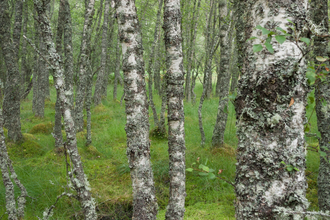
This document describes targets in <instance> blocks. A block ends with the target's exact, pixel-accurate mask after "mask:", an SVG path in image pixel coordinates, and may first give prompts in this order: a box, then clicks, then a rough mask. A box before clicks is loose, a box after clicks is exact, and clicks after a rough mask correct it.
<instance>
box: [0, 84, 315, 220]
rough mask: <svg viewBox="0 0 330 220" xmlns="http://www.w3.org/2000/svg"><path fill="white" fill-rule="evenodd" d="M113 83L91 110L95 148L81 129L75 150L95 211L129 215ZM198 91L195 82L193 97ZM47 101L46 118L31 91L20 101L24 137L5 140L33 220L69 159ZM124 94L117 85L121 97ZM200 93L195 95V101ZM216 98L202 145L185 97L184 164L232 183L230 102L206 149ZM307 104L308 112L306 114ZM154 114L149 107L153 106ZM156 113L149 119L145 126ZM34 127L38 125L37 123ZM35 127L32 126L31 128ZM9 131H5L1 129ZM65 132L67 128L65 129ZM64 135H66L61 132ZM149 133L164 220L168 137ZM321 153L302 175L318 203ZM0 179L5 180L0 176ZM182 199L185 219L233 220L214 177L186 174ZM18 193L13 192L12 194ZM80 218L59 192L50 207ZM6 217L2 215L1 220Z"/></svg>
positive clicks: (230, 201)
mask: <svg viewBox="0 0 330 220" xmlns="http://www.w3.org/2000/svg"><path fill="white" fill-rule="evenodd" d="M111 87H112V86H109V91H108V98H107V99H105V100H103V102H102V104H101V105H99V106H96V107H94V108H93V109H92V141H93V142H92V146H88V147H86V146H85V142H86V141H85V136H86V130H84V131H82V132H80V133H78V134H77V141H78V150H79V153H80V155H81V157H82V161H83V164H84V169H85V173H86V174H87V176H88V179H89V181H90V184H91V187H92V193H93V196H94V198H95V199H96V201H97V208H98V213H99V215H100V217H106V218H105V219H118V220H121V219H123V220H124V219H130V218H131V211H132V187H131V179H130V174H129V167H128V164H127V157H126V133H125V130H124V128H125V123H126V116H125V105H124V104H123V105H120V103H119V102H118V101H112V97H111V94H112V91H111V89H112V88H111ZM201 92H202V87H201V86H200V85H199V86H197V88H196V94H197V95H198V98H199V97H200V94H201ZM51 94H52V95H51V99H50V100H48V101H47V102H46V106H45V117H44V118H35V117H34V116H33V113H32V111H31V109H32V104H31V99H32V94H30V95H29V97H28V99H27V100H24V101H22V103H21V122H22V132H23V133H25V134H24V138H25V140H26V141H25V142H24V143H21V144H17V145H16V144H13V143H9V142H8V143H7V147H8V151H9V154H10V156H11V158H12V160H13V164H14V167H15V169H16V172H17V174H18V177H19V179H20V180H21V181H22V183H23V184H24V185H25V187H26V188H27V191H28V193H29V196H31V198H28V199H27V208H26V217H25V219H37V216H39V217H41V216H42V212H43V211H44V210H45V209H46V208H47V207H50V206H51V205H52V204H54V202H55V200H56V197H57V196H58V195H59V194H61V193H62V192H63V191H65V190H68V188H67V187H66V185H67V179H66V169H67V168H66V163H65V161H66V159H65V155H64V153H63V151H56V150H55V149H54V142H55V141H54V138H53V137H52V135H51V132H52V127H51V125H52V126H53V125H54V117H55V112H54V103H55V95H56V92H55V90H54V89H53V88H52V90H51ZM154 94H155V95H154V97H155V100H154V101H155V105H156V106H157V107H158V108H157V111H158V113H159V112H160V104H161V100H160V98H159V96H158V95H156V92H155V93H154ZM121 95H122V88H121V87H120V88H119V94H118V97H121ZM198 98H197V101H198V100H199V99H198ZM217 105H218V98H216V97H213V98H211V99H209V100H206V101H205V102H204V106H203V123H204V130H205V134H206V145H205V147H204V148H202V147H201V146H200V132H199V128H198V114H197V108H198V105H197V104H196V105H192V104H191V103H185V133H186V147H187V151H186V164H187V168H188V167H190V166H191V164H192V163H193V162H196V160H197V158H198V157H199V158H200V159H199V162H200V163H203V164H206V163H207V165H208V166H209V167H210V168H213V169H215V170H219V169H222V170H223V172H222V174H221V176H222V177H223V178H225V179H227V180H229V181H232V182H233V181H234V178H235V163H236V159H235V148H236V145H237V137H236V129H235V112H234V108H233V105H232V104H229V117H228V123H227V129H226V132H225V143H226V144H225V146H224V148H223V149H217V148H211V138H212V132H213V128H214V124H215V120H216V114H217V107H218V106H217ZM311 111H312V108H310V109H309V110H308V114H310V113H311ZM150 112H151V111H150ZM152 118H153V117H150V124H151V127H150V130H153V129H155V128H154V127H153V126H152V125H153V124H154V123H153V119H152ZM311 124H312V126H311V132H312V133H316V130H317V127H316V117H315V115H314V116H312V118H311ZM37 128H38V129H37ZM33 130H36V131H37V132H31V131H33ZM5 132H6V131H5ZM62 132H63V134H65V132H64V130H63V131H62ZM64 136H65V135H64ZM150 139H151V160H152V164H153V166H152V167H153V172H154V178H155V186H156V192H157V199H158V204H159V215H158V219H164V215H165V209H166V205H167V203H168V192H169V176H168V170H169V168H168V151H167V148H168V146H167V140H166V138H165V139H160V138H158V137H150ZM307 142H308V144H309V145H312V146H317V144H318V143H317V139H316V138H307ZM318 163H319V159H318V153H316V152H309V153H308V160H307V168H308V171H307V174H308V183H309V189H308V192H307V197H308V199H309V200H310V202H311V208H312V209H317V185H316V178H317V172H318ZM0 181H1V182H2V179H1V177H0ZM186 186H187V197H186V213H185V219H189V220H193V219H203V220H208V219H210V220H211V219H234V200H235V194H234V189H233V187H232V186H231V185H230V184H228V183H227V182H224V181H222V180H219V179H215V180H208V179H206V178H201V177H200V176H199V175H198V174H197V173H188V172H187V178H186ZM4 193H5V191H4V187H3V185H2V184H0V195H4ZM18 194H19V193H17V192H16V195H18ZM4 204H5V197H4V196H1V197H0V216H2V215H3V214H4V212H5V205H4ZM75 216H76V218H77V219H81V209H80V206H79V203H78V202H77V201H75V200H73V199H69V198H62V199H61V200H60V201H59V202H58V203H57V205H56V208H55V209H54V217H53V219H74V218H75ZM5 218H6V215H4V219H5Z"/></svg>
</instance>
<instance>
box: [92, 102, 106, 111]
mask: <svg viewBox="0 0 330 220" xmlns="http://www.w3.org/2000/svg"><path fill="white" fill-rule="evenodd" d="M106 111H107V109H106V107H105V106H104V105H103V104H102V103H101V104H99V105H98V106H95V108H94V110H93V112H94V113H101V112H106Z"/></svg>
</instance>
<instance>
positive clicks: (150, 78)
mask: <svg viewBox="0 0 330 220" xmlns="http://www.w3.org/2000/svg"><path fill="white" fill-rule="evenodd" d="M162 6H163V0H159V1H158V11H157V21H156V24H155V32H154V41H153V42H152V45H151V52H150V57H149V64H148V71H147V72H148V74H149V83H148V86H149V104H150V106H151V109H152V113H153V116H154V124H155V126H158V124H159V121H158V115H157V111H156V107H155V103H154V100H153V96H152V78H153V74H152V73H153V71H154V69H152V66H153V65H152V64H153V62H154V60H155V59H156V57H155V54H156V53H155V47H156V44H157V39H158V34H159V33H158V26H159V25H160V14H161V11H162Z"/></svg>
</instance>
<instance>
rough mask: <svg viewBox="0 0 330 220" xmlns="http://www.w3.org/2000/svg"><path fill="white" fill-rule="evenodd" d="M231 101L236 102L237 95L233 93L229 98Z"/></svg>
mask: <svg viewBox="0 0 330 220" xmlns="http://www.w3.org/2000/svg"><path fill="white" fill-rule="evenodd" d="M228 98H229V99H231V100H234V99H235V98H236V94H235V93H232V94H230V95H229V96H228Z"/></svg>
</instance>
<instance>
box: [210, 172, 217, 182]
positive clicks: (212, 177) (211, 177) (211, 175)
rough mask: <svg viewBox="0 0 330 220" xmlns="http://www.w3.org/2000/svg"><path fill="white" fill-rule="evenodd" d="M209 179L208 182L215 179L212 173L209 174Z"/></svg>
mask: <svg viewBox="0 0 330 220" xmlns="http://www.w3.org/2000/svg"><path fill="white" fill-rule="evenodd" d="M208 177H209V179H210V180H213V179H215V178H216V176H215V175H214V173H209V176H208Z"/></svg>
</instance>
